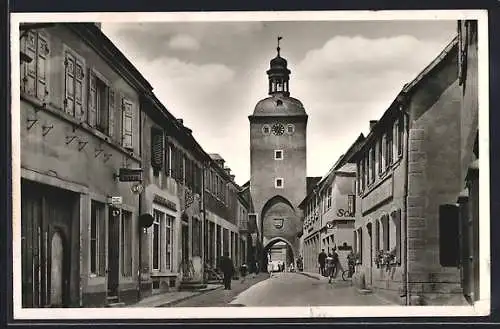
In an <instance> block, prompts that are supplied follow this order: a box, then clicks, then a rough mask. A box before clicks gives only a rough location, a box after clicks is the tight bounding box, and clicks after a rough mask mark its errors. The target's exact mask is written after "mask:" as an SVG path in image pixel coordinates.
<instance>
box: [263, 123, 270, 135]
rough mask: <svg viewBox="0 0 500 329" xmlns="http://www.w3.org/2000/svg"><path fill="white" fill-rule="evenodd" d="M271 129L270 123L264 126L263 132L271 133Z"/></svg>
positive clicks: (265, 133)
mask: <svg viewBox="0 0 500 329" xmlns="http://www.w3.org/2000/svg"><path fill="white" fill-rule="evenodd" d="M270 131H271V128H270V127H269V126H268V125H264V126H263V127H262V133H263V134H264V135H269V133H270Z"/></svg>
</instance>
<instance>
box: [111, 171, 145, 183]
mask: <svg viewBox="0 0 500 329" xmlns="http://www.w3.org/2000/svg"><path fill="white" fill-rule="evenodd" d="M117 176H118V179H119V180H120V182H141V181H142V168H120V170H119V172H118V175H117ZM115 177H116V175H115Z"/></svg>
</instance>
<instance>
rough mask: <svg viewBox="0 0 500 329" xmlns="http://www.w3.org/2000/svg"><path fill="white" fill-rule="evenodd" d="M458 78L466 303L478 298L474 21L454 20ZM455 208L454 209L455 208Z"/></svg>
mask: <svg viewBox="0 0 500 329" xmlns="http://www.w3.org/2000/svg"><path fill="white" fill-rule="evenodd" d="M458 40H459V42H458V43H459V47H458V48H459V53H458V72H459V73H458V79H459V85H460V89H461V94H462V100H461V116H460V118H461V121H460V141H461V147H460V148H461V151H462V152H461V156H460V160H461V161H460V165H461V171H460V179H461V182H462V183H465V184H464V185H463V187H464V191H463V192H462V194H461V195H460V197H459V198H458V200H457V204H458V209H456V210H455V214H456V213H458V218H459V223H460V226H459V235H460V274H461V282H462V288H463V294H464V296H465V298H466V299H467V301H468V302H469V303H474V302H475V301H477V300H479V298H480V294H479V278H480V276H479V259H480V257H479V144H478V143H479V140H478V139H479V129H478V127H479V121H478V120H479V115H478V112H479V107H478V27H477V21H474V20H469V21H459V22H458ZM457 210H458V211H457Z"/></svg>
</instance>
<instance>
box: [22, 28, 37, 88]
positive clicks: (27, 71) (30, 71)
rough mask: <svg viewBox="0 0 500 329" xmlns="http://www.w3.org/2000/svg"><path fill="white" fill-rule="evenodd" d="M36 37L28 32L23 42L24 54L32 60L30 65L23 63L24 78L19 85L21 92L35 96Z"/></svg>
mask: <svg viewBox="0 0 500 329" xmlns="http://www.w3.org/2000/svg"><path fill="white" fill-rule="evenodd" d="M36 39H37V35H36V34H35V33H33V32H28V35H27V36H26V41H25V51H26V54H27V55H28V56H29V57H31V58H32V59H33V60H32V61H31V62H30V63H24V77H23V83H22V84H21V90H22V91H24V92H25V93H26V94H28V95H31V96H35V92H36V89H35V85H36V63H37V61H36V60H35V59H36V44H37V41H36Z"/></svg>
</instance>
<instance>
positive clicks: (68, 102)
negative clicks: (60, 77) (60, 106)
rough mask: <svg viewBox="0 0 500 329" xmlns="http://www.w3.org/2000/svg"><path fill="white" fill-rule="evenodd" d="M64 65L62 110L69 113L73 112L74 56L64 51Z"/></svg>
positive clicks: (72, 113)
mask: <svg viewBox="0 0 500 329" xmlns="http://www.w3.org/2000/svg"><path fill="white" fill-rule="evenodd" d="M64 67H65V72H66V73H65V76H66V79H65V90H66V92H65V97H66V98H65V99H64V110H65V112H66V113H68V114H69V115H74V114H75V105H74V102H75V58H74V57H73V55H71V54H70V53H68V52H67V53H66V58H65V60H64Z"/></svg>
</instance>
